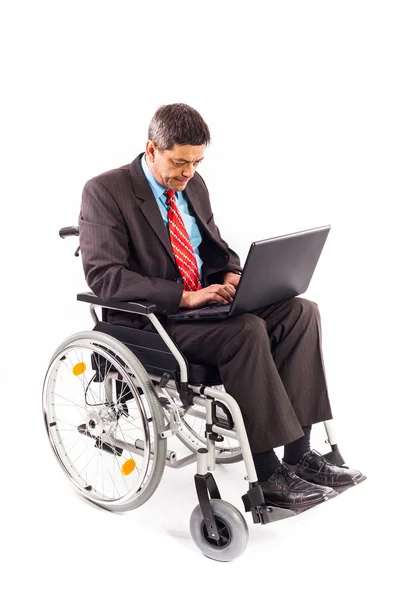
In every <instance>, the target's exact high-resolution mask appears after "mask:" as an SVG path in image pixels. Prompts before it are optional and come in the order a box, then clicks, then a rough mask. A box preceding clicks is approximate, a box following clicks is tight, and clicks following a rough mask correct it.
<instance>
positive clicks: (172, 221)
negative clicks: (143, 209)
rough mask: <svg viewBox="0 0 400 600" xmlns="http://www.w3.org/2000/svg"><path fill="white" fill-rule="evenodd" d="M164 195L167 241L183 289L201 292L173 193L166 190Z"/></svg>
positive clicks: (196, 268) (195, 262)
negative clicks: (168, 240)
mask: <svg viewBox="0 0 400 600" xmlns="http://www.w3.org/2000/svg"><path fill="white" fill-rule="evenodd" d="M164 195H165V196H167V201H166V205H167V207H168V229H169V239H170V240H171V245H172V251H173V253H174V257H175V262H176V265H177V267H178V269H179V272H180V274H181V275H182V279H183V289H184V290H185V291H190V292H195V291H196V290H201V289H202V286H201V283H200V277H199V269H198V267H197V261H196V257H195V254H194V251H193V247H192V244H191V243H190V238H189V236H188V233H187V231H186V227H185V225H184V223H183V219H182V217H181V215H180V212H179V210H178V207H177V206H176V198H175V192H174V190H166V191H165V192H164Z"/></svg>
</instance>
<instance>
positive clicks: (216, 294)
mask: <svg viewBox="0 0 400 600" xmlns="http://www.w3.org/2000/svg"><path fill="white" fill-rule="evenodd" d="M227 275H233V276H234V277H239V275H235V274H234V273H227ZM235 294H236V290H235V288H234V286H233V285H232V284H231V283H213V285H209V286H208V287H205V288H203V289H202V290H198V291H197V292H183V294H182V300H181V303H180V305H179V307H180V308H199V307H200V306H205V305H206V304H212V303H213V302H221V304H230V303H231V302H232V300H233V296H234V295H235Z"/></svg>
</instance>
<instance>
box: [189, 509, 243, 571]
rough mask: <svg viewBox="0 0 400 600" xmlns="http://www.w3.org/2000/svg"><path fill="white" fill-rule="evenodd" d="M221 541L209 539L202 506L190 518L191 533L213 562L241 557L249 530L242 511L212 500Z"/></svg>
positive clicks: (202, 550) (195, 541) (198, 545)
mask: <svg viewBox="0 0 400 600" xmlns="http://www.w3.org/2000/svg"><path fill="white" fill-rule="evenodd" d="M210 502H211V508H212V512H213V514H214V517H215V522H216V524H217V527H218V533H219V535H220V539H219V540H218V541H216V540H214V539H212V538H210V537H209V535H208V533H207V528H206V525H205V523H204V517H203V513H202V512H201V508H200V504H198V505H197V506H196V508H195V509H194V511H193V512H192V515H191V517H190V533H191V536H192V538H193V541H194V543H195V544H196V545H197V547H198V548H199V549H200V550H201V552H203V554H205V555H206V556H208V558H212V559H213V560H219V561H223V562H228V561H230V560H233V559H234V558H237V557H238V556H240V555H241V554H242V553H243V552H244V550H245V548H246V546H247V542H248V539H249V530H248V528H247V523H246V521H245V520H244V517H243V515H242V514H241V513H240V511H239V510H238V509H237V508H235V506H232V504H229V502H225V500H210Z"/></svg>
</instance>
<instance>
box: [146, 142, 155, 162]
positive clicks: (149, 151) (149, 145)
mask: <svg viewBox="0 0 400 600" xmlns="http://www.w3.org/2000/svg"><path fill="white" fill-rule="evenodd" d="M155 152H156V145H155V143H154V142H153V141H152V140H147V142H146V156H147V158H148V160H149V161H150V162H154V159H155Z"/></svg>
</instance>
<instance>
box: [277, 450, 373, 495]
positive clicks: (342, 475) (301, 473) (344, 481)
mask: <svg viewBox="0 0 400 600" xmlns="http://www.w3.org/2000/svg"><path fill="white" fill-rule="evenodd" d="M284 464H285V465H286V467H288V468H289V469H290V470H291V471H292V472H293V473H295V474H296V475H297V476H298V477H301V479H304V480H305V481H309V482H310V483H316V484H317V485H327V486H329V487H331V488H333V489H340V488H342V487H344V486H349V485H355V484H357V483H361V482H362V481H364V479H366V477H365V475H363V474H362V473H360V471H355V470H353V469H346V468H345V467H338V466H336V465H335V464H333V463H332V462H331V461H330V460H328V459H327V458H325V456H322V454H320V453H319V452H317V451H316V450H309V452H306V453H305V454H304V455H303V458H302V459H301V461H300V462H298V463H297V464H296V465H289V464H287V463H284Z"/></svg>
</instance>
